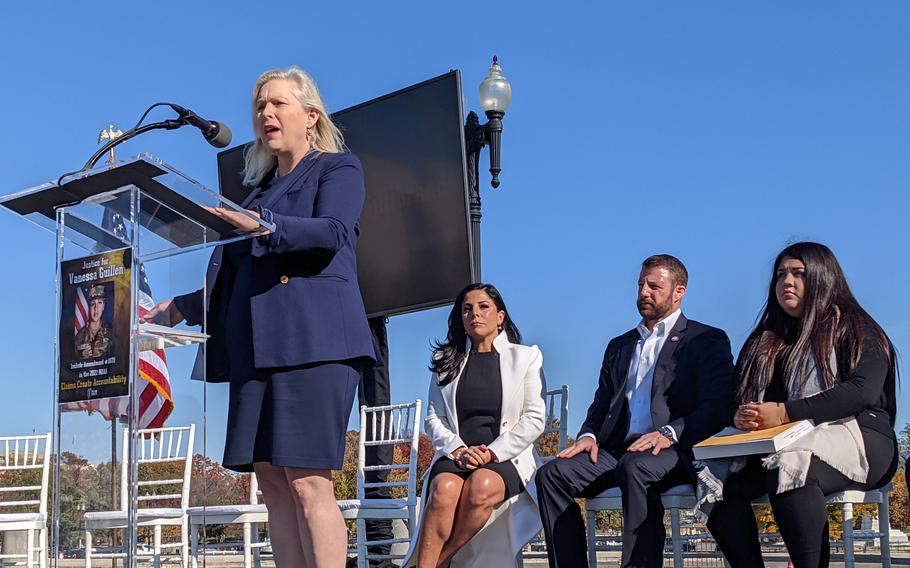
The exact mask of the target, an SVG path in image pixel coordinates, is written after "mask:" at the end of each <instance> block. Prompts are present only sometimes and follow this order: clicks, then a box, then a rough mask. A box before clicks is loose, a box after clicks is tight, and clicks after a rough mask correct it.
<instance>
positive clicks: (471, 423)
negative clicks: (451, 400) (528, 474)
mask: <svg viewBox="0 0 910 568" xmlns="http://www.w3.org/2000/svg"><path fill="white" fill-rule="evenodd" d="M455 389H456V390H455V411H456V413H457V414H458V426H459V428H458V431H459V432H458V433H459V435H460V436H461V439H462V441H463V442H464V443H465V444H466V445H468V446H478V445H480V444H489V443H490V442H492V441H493V440H495V439H496V438H497V437H499V425H500V423H501V421H502V375H501V373H500V370H499V354H498V353H496V352H495V351H490V352H489V353H479V352H476V351H472V352H471V353H470V355H469V356H468V362H467V364H466V365H465V368H464V372H463V373H462V375H461V378H460V379H459V380H458V384H457V385H456V387H455ZM478 469H486V470H489V471H492V472H494V473H496V474H498V475H499V476H500V477H501V478H502V481H503V483H504V484H505V487H506V499H509V498H511V497H513V496H515V495H517V494H519V493H521V491H522V490H524V484H523V483H522V482H521V476H520V475H518V470H517V469H515V464H513V463H512V462H511V460H505V461H501V462H490V463H488V464H484V465H482V466H480V468H478ZM474 471H476V470H469V469H462V468H460V467H458V465H456V464H455V462H454V461H453V460H451V459H450V458H447V457H441V458H439V459H438V460H436V463H435V464H433V469H432V470H431V471H430V476H429V479H428V480H427V483H429V482H431V481H432V480H433V478H434V477H435V476H436V475H438V474H440V473H453V474H455V475H458V476H459V477H461V478H462V479H467V478H468V476H470V475H471V473H473V472H474Z"/></svg>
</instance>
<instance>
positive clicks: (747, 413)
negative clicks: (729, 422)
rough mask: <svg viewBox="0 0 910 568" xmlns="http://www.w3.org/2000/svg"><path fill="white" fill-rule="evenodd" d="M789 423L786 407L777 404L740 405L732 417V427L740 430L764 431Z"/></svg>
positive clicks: (756, 403) (752, 403)
mask: <svg viewBox="0 0 910 568" xmlns="http://www.w3.org/2000/svg"><path fill="white" fill-rule="evenodd" d="M789 421H790V417H789V416H788V415H787V407H786V406H784V405H783V404H781V403H779V402H749V403H746V404H741V405H740V406H739V408H738V409H737V410H736V414H735V415H734V416H733V425H734V426H736V427H737V428H739V429H740V430H764V429H765V428H772V427H774V426H780V425H781V424H786V423H787V422H789Z"/></svg>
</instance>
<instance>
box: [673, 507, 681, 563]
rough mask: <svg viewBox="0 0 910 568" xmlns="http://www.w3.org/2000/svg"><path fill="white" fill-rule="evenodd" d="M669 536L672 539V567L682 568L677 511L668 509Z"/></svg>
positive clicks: (674, 508)
mask: <svg viewBox="0 0 910 568" xmlns="http://www.w3.org/2000/svg"><path fill="white" fill-rule="evenodd" d="M670 536H671V538H672V539H673V567H674V568H682V567H683V553H682V530H681V529H680V527H679V509H677V508H676V507H673V508H672V509H670Z"/></svg>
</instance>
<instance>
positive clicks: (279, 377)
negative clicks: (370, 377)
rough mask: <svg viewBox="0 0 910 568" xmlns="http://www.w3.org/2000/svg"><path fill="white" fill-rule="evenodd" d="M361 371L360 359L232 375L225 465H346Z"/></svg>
mask: <svg viewBox="0 0 910 568" xmlns="http://www.w3.org/2000/svg"><path fill="white" fill-rule="evenodd" d="M361 371H362V364H361V362H360V361H341V362H326V363H317V364H313V365H305V366H302V367H293V368H289V369H275V370H274V372H271V373H269V374H266V373H263V372H262V371H259V372H258V373H255V374H256V375H259V378H253V379H249V380H245V381H244V380H236V379H234V378H232V379H231V386H230V401H229V404H228V425H227V439H226V441H225V445H224V461H223V465H224V467H226V468H228V469H231V470H234V471H243V472H248V471H253V463H255V462H266V463H270V464H272V465H274V466H279V467H300V468H310V469H341V462H342V460H343V459H344V446H345V432H346V431H347V426H348V419H349V418H350V416H351V407H352V406H353V404H354V395H355V393H356V390H357V384H358V382H359V381H360V374H361Z"/></svg>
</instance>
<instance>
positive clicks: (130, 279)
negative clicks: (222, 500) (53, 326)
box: [0, 154, 274, 568]
mask: <svg viewBox="0 0 910 568" xmlns="http://www.w3.org/2000/svg"><path fill="white" fill-rule="evenodd" d="M58 181H59V182H60V184H59V185H58V183H57V181H54V182H48V183H45V184H42V185H39V186H36V187H33V188H29V189H26V190H24V191H21V192H18V193H15V194H12V195H9V196H6V197H3V198H0V204H2V205H3V206H4V207H6V208H8V209H10V210H12V211H14V212H16V213H18V214H19V215H21V216H22V217H24V218H26V219H28V220H30V221H33V222H34V223H36V224H38V225H41V226H42V227H44V228H46V229H49V230H50V231H53V233H54V234H55V235H56V244H57V246H56V251H57V257H56V286H55V288H56V295H57V298H56V302H57V304H56V305H57V330H56V333H55V337H56V341H55V351H54V356H55V360H56V362H55V367H54V368H55V376H54V425H53V449H54V451H53V454H54V458H53V462H52V473H51V478H52V479H53V480H54V482H53V488H52V493H51V494H52V495H53V497H52V500H51V502H50V503H48V510H49V511H50V514H49V519H48V529H49V532H50V535H51V537H50V541H51V542H50V543H49V544H50V549H49V551H48V553H49V555H50V563H51V566H54V567H56V566H57V564H58V559H59V558H61V557H66V556H70V557H72V556H75V557H80V556H81V554H85V555H87V557H89V558H91V560H87V561H86V564H87V565H92V566H95V565H97V566H112V562H111V560H109V558H123V559H124V560H123V561H122V562H123V565H124V566H129V567H133V566H136V565H137V561H138V559H139V558H140V557H143V558H146V557H149V556H150V555H157V556H159V560H160V559H161V558H162V557H167V558H171V559H174V560H177V561H179V562H180V563H181V564H182V565H183V566H185V567H186V568H189V565H191V564H192V563H193V560H192V559H188V557H187V552H188V547H189V537H188V534H187V521H186V514H185V513H186V511H185V509H186V508H187V507H188V506H189V505H190V503H189V501H188V495H189V491H190V488H189V484H190V471H191V468H192V467H193V466H194V465H195V464H192V463H191V462H192V461H193V460H194V453H203V454H204V453H206V451H205V449H204V448H205V417H206V412H207V391H206V387H205V383H204V382H202V383H199V386H198V387H194V386H191V387H186V386H185V385H187V384H189V381H188V379H189V374H190V372H189V369H190V368H191V367H192V366H193V361H194V360H195V359H196V351H197V349H196V348H195V347H194V346H197V345H198V346H199V349H201V350H204V349H205V340H206V338H207V336H206V335H205V334H204V333H202V332H199V331H193V330H189V329H187V328H186V327H185V326H184V327H180V326H177V327H175V328H170V327H168V326H167V325H161V323H166V322H159V321H157V320H155V321H149V322H145V321H144V320H143V316H144V314H145V313H146V312H147V311H148V310H149V309H151V308H152V307H153V306H154V305H156V304H157V303H159V302H161V301H163V300H167V299H170V298H172V297H174V296H175V295H178V294H183V293H188V292H193V291H195V290H198V289H202V290H203V292H202V294H203V302H204V304H203V305H207V298H205V297H204V294H205V291H204V289H205V286H204V277H205V269H206V267H207V262H206V261H207V259H208V252H209V251H206V250H204V249H208V248H211V247H213V246H216V245H222V244H227V243H230V242H233V241H238V240H242V239H247V238H250V237H252V235H253V234H254V233H255V232H254V233H242V232H239V231H238V230H237V229H235V228H234V227H233V226H232V225H230V224H229V223H227V222H226V221H225V220H223V219H222V218H221V217H219V216H217V215H215V214H213V213H212V212H211V208H224V209H228V210H234V211H238V212H243V213H244V214H247V215H249V216H250V218H252V219H255V220H256V221H258V222H259V224H260V228H261V229H262V230H273V229H274V227H273V226H271V225H269V224H268V223H265V222H262V221H261V220H259V219H258V218H257V217H255V216H253V215H250V214H249V213H248V212H246V210H244V209H242V208H241V207H240V206H239V205H236V204H234V203H231V202H230V201H228V200H226V199H224V198H223V197H221V196H220V195H219V194H218V193H217V192H215V191H212V190H210V189H208V188H206V187H204V186H203V185H201V184H200V183H198V182H196V181H194V180H193V179H191V178H190V177H188V176H186V175H184V174H182V173H180V172H179V171H177V170H175V169H174V168H172V167H170V166H168V165H167V164H166V163H164V162H162V161H161V160H159V159H158V158H156V157H154V156H151V155H148V154H143V155H140V156H136V157H134V158H129V159H126V160H122V161H117V162H115V163H113V164H106V165H104V166H102V167H97V168H95V169H92V170H88V171H83V172H79V173H78V174H74V175H71V176H69V177H63V178H62V179H60V180H58ZM204 327H205V326H204V325H203V329H204ZM187 346H189V348H187ZM201 360H202V361H203V364H204V361H205V357H204V351H203V352H202V358H201ZM203 372H204V368H203ZM175 382H180V383H182V385H181V388H184V389H186V388H195V389H197V391H196V392H192V393H191V394H190V395H188V396H186V397H185V399H186V400H185V404H186V405H187V408H189V409H190V410H191V411H192V412H191V414H194V419H193V421H192V423H190V424H187V423H186V422H185V421H184V422H183V423H174V426H176V428H152V429H146V430H142V428H148V426H149V425H151V426H156V425H158V423H159V422H160V418H161V417H162V416H164V414H166V413H167V412H169V409H168V407H167V405H168V404H170V405H171V407H173V404H174V401H173V400H172V398H171V388H170V387H171V384H173V383H175ZM183 416H184V417H185V416H186V413H185V412H184V413H183ZM172 422H174V421H173V419H170V420H168V423H167V426H169V427H170V426H172ZM197 425H198V426H199V427H198V428H196V426H197ZM179 427H183V428H179ZM197 433H198V434H201V438H202V442H203V443H202V445H201V446H202V447H200V445H199V444H198V439H199V437H200V436H199V435H196V434H197ZM118 437H120V439H119V441H118ZM194 440H196V441H197V445H196V447H195V448H194ZM204 458H207V456H204ZM205 461H206V459H204V460H203V462H205ZM86 465H91V466H92V467H94V468H95V471H96V472H106V473H104V479H105V482H104V483H103V484H101V485H100V486H97V487H91V488H89V487H85V486H84V484H86V483H88V482H86V481H84V479H83V476H81V474H80V471H84V468H85V467H86ZM80 468H83V469H81V470H80ZM142 468H146V469H142ZM202 470H203V471H206V468H205V467H204V466H203V468H202ZM99 475H100V474H99ZM108 478H109V481H107V480H108ZM80 484H82V485H80ZM95 485H98V483H96V484H95ZM202 485H203V487H204V486H205V483H203V484H202ZM204 493H205V489H203V495H202V498H199V496H197V498H196V502H195V503H193V505H205V504H207V503H206V502H205V498H204V497H205V495H204ZM200 501H201V502H200ZM154 510H161V511H164V510H168V511H170V512H169V513H167V515H170V517H169V519H170V520H169V521H168V522H165V523H163V524H159V525H158V526H157V527H155V526H154V524H155V523H153V522H151V517H153V516H154V513H150V511H154ZM181 510H182V517H183V518H182V519H179V518H178V517H179V516H180V512H181ZM167 515H165V516H167ZM121 521H122V522H121ZM86 523H89V525H92V524H94V526H96V527H101V528H100V529H99V530H100V531H101V532H97V533H96V534H98V535H99V536H97V537H95V538H94V539H92V537H91V535H90V534H89V533H88V532H86V527H87V526H89V525H87V524H86ZM114 527H121V528H114ZM162 527H163V528H162ZM110 529H113V530H110ZM105 530H106V533H107V534H104V531H105ZM178 533H179V534H178ZM175 539H178V541H179V542H178V543H177V544H174V543H173V542H170V541H174V540H175ZM42 546H43V545H42ZM80 546H81V547H82V548H81V550H82V553H81V554H80V553H79V550H80ZM157 564H158V562H157V561H155V565H157ZM41 565H42V566H44V563H43V562H42V563H41Z"/></svg>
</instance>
